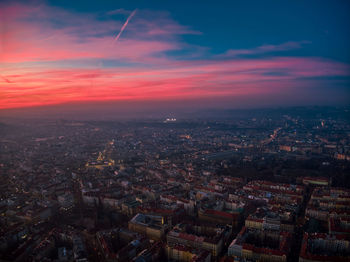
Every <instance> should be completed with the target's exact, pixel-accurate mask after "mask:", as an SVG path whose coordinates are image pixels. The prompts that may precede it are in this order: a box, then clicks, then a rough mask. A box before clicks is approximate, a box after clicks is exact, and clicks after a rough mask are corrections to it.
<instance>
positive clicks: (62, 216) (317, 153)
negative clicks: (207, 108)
mask: <svg viewBox="0 0 350 262" xmlns="http://www.w3.org/2000/svg"><path fill="white" fill-rule="evenodd" d="M310 111H312V112H313V114H310ZM305 112H307V113H308V117H305ZM250 114H251V115H252V117H250V118H247V117H232V118H230V119H221V120H219V121H218V120H213V119H210V118H208V119H197V120H189V119H181V118H180V119H175V118H168V119H149V120H142V121H141V120H139V121H137V120H133V121H74V120H46V121H44V120H38V121H37V122H34V123H33V122H32V121H30V122H28V121H27V122H26V121H23V122H21V123H13V122H12V123H6V124H5V123H3V124H2V128H1V140H0V143H1V153H2V157H1V163H0V167H1V174H2V184H1V196H0V197H1V216H0V218H1V220H0V223H1V232H0V233H1V238H0V248H1V254H2V256H1V259H4V260H5V261H26V259H29V260H30V261H348V260H349V258H350V248H349V243H350V242H349V234H350V187H349V185H350V176H349V174H350V141H349V140H350V137H349V132H350V121H349V119H350V118H349V114H350V108H331V109H330V108H290V109H288V110H284V112H283V111H281V110H277V109H276V110H266V112H261V111H255V112H254V111H252V112H250Z"/></svg>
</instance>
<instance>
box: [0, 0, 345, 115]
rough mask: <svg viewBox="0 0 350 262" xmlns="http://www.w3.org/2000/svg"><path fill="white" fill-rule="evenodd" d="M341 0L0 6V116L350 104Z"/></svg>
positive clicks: (20, 3) (16, 3)
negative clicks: (78, 108) (35, 111)
mask: <svg viewBox="0 0 350 262" xmlns="http://www.w3.org/2000/svg"><path fill="white" fill-rule="evenodd" d="M349 14H350V1H346V0H345V1H335V0H332V1H331V0H330V1H203V0H202V1H199V0H198V1H179V0H177V1H164V0H163V1H146V0H144V1H132V0H128V1H117V0H115V1H92V0H91V1H87V0H85V1H68V0H67V1H66V0H61V1H1V2H0V109H2V110H3V109H11V108H26V107H33V106H47V105H62V106H64V105H66V104H79V103H84V105H85V106H86V105H89V104H91V105H94V106H95V105H96V104H98V103H109V104H110V105H112V106H113V105H115V106H116V107H118V105H125V104H128V103H129V102H130V103H131V104H133V105H135V106H138V107H140V109H141V108H142V106H143V104H147V103H148V104H149V103H154V104H157V103H159V104H161V105H162V106H164V107H166V105H167V103H169V105H170V104H177V105H181V103H184V104H186V105H187V106H194V107H196V106H198V107H201V108H203V107H204V108H205V107H206V105H207V106H210V107H211V108H215V107H218V108H221V107H225V108H235V107H259V106H269V105H271V106H283V105H349V104H350V48H349V46H350V22H349Z"/></svg>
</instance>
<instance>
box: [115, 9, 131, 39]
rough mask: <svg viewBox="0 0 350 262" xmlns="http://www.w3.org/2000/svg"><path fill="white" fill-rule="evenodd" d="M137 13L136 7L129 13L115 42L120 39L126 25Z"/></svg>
mask: <svg viewBox="0 0 350 262" xmlns="http://www.w3.org/2000/svg"><path fill="white" fill-rule="evenodd" d="M135 13H136V9H135V10H134V11H132V13H131V14H130V15H129V17H128V19H126V21H125V23H124V25H123V26H122V29H120V32H119V34H118V35H117V36H116V38H114V42H117V41H118V39H119V37H120V35H121V34H122V33H123V31H124V29H125V27H126V26H127V25H128V23H129V21H130V19H131V18H132V17H133V16H134V15H135Z"/></svg>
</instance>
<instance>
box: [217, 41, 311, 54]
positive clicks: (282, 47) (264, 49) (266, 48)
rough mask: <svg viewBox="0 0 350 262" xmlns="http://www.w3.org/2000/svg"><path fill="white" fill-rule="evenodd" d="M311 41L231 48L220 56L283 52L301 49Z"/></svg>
mask: <svg viewBox="0 0 350 262" xmlns="http://www.w3.org/2000/svg"><path fill="white" fill-rule="evenodd" d="M310 43H311V42H310V41H299V42H292V41H291V42H286V43H282V44H279V45H262V46H258V47H256V48H252V49H234V50H233V49H230V50H228V51H227V52H226V53H224V54H220V55H218V56H219V57H236V56H242V55H257V54H264V53H270V52H281V51H288V50H293V49H300V48H302V47H304V46H305V45H307V44H310Z"/></svg>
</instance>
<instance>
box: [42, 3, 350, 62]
mask: <svg viewBox="0 0 350 262" xmlns="http://www.w3.org/2000/svg"><path fill="white" fill-rule="evenodd" d="M48 3H49V4H50V5H52V6H57V7H62V8H64V9H69V10H72V11H74V12H87V13H91V12H107V11H109V10H114V9H119V8H124V9H126V10H134V9H136V8H137V9H149V10H152V11H154V10H159V11H167V12H169V14H170V16H171V17H172V18H173V19H174V20H175V21H177V22H178V23H180V24H182V25H186V26H189V27H190V28H191V29H193V30H198V31H200V32H202V34H201V35H187V36H186V35H185V36H183V38H184V39H185V41H186V42H188V43H191V44H196V45H200V46H206V47H208V48H210V50H211V53H222V52H225V51H226V50H228V49H249V48H254V47H257V46H261V45H265V44H273V45H278V44H281V43H284V42H288V41H294V42H298V41H309V42H310V43H309V44H307V45H305V46H304V48H302V49H300V50H291V51H290V52H288V53H287V55H292V56H295V55H297V56H317V57H325V58H330V59H336V60H338V61H343V62H347V63H349V62H350V48H349V46H350V1H346V0H343V1H339V0H329V1H324V0H316V1H313V0H309V1H295V0H294V1H277V0H275V1H269V0H264V1H260V0H257V1H250V0H244V1H229V0H227V1H213V0H212V1H207V0H198V1H183V0H177V1H164V0H153V1H152V0H151V1H150V0H143V1H137V0H135V1H132V0H124V1H121V0H119V1H106V0H105V1H103V0H102V1H94V0H92V1H91V0H90V1H89V0H75V1H71V0H60V1H57V0H56V1H48ZM285 55H286V54H285Z"/></svg>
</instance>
